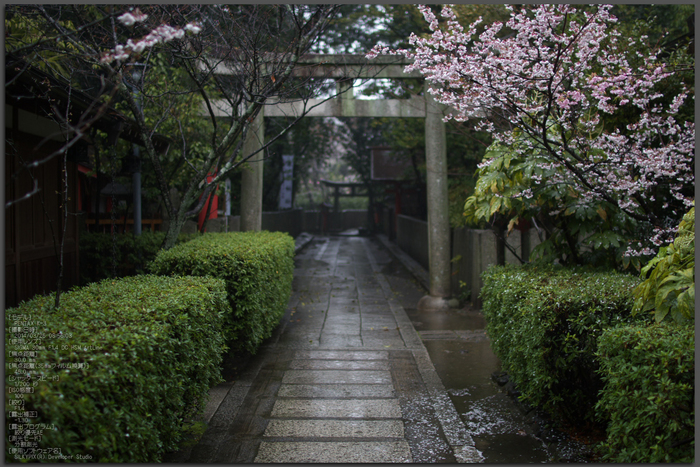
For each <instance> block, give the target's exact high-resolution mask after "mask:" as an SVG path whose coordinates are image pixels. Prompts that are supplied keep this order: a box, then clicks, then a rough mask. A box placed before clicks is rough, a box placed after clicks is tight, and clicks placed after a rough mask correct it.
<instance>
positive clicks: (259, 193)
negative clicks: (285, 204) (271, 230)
mask: <svg viewBox="0 0 700 467" xmlns="http://www.w3.org/2000/svg"><path fill="white" fill-rule="evenodd" d="M263 121H264V120H263V109H260V111H259V112H258V115H257V117H255V120H253V122H252V124H251V125H250V128H249V129H248V134H247V135H246V139H245V141H244V143H243V156H244V157H245V156H247V155H249V154H251V153H253V152H255V151H257V150H258V149H260V148H261V147H262V146H263V139H264V138H265V127H264V126H263ZM263 159H264V157H263V153H262V152H259V153H257V154H256V155H254V156H253V157H251V158H250V159H248V167H247V168H245V169H243V172H242V174H241V226H240V229H241V231H242V232H243V231H247V230H262V198H263Z"/></svg>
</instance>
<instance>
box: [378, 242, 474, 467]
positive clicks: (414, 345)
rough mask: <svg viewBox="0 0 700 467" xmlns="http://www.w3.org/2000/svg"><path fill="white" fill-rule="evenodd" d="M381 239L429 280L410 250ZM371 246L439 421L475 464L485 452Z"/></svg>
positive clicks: (463, 457)
mask: <svg viewBox="0 0 700 467" xmlns="http://www.w3.org/2000/svg"><path fill="white" fill-rule="evenodd" d="M377 237H379V240H380V241H381V242H382V244H383V245H384V247H385V248H387V249H388V250H389V251H390V252H391V253H392V254H393V255H394V256H395V257H396V258H397V259H398V260H399V261H400V262H401V263H402V264H403V265H404V266H405V267H406V269H408V270H409V272H411V273H412V274H413V275H414V277H416V278H417V279H418V280H419V281H420V282H421V283H424V281H425V282H427V278H428V273H427V271H425V269H423V268H422V266H420V265H419V264H418V263H417V262H416V261H414V260H413V258H410V257H409V256H408V255H406V253H404V252H403V251H401V250H400V249H399V248H398V247H396V246H394V245H391V243H390V242H389V240H388V239H387V237H386V236H385V235H377ZM365 248H366V249H367V256H368V257H369V258H370V263H371V265H372V269H373V270H374V271H375V273H376V274H377V279H378V280H379V284H380V285H381V287H382V289H384V292H385V296H387V300H388V302H389V305H390V307H391V310H392V311H393V312H394V314H395V315H396V320H397V322H398V323H399V327H400V329H401V331H400V332H401V336H402V337H403V339H404V342H406V345H407V347H409V348H410V349H411V350H412V353H413V358H414V359H415V361H416V364H417V366H418V372H419V373H420V375H421V378H422V379H423V383H424V384H425V386H426V387H427V388H428V393H429V394H430V398H431V400H432V403H433V408H434V410H435V413H436V415H437V416H438V420H439V422H440V425H441V427H442V430H443V433H444V434H445V436H446V438H447V443H448V444H449V445H450V447H451V448H452V451H453V453H454V455H455V458H456V459H457V462H458V463H460V464H462V463H466V464H475V463H481V462H483V461H484V458H483V456H482V455H481V453H480V452H479V451H478V450H477V449H476V446H475V443H474V439H473V438H472V437H471V435H470V434H469V432H468V431H467V428H466V426H465V425H464V422H463V421H462V419H461V418H460V416H459V414H458V413H457V410H456V409H455V407H454V404H452V401H451V400H450V398H449V395H448V394H447V390H446V389H445V386H444V385H443V384H442V380H441V379H440V376H439V375H438V373H437V370H435V366H434V365H433V362H432V361H431V360H430V356H429V355H428V350H427V349H426V348H425V345H423V341H422V340H421V338H420V336H419V335H418V332H417V331H416V329H415V327H414V326H413V323H411V320H410V318H409V317H408V315H407V314H406V310H404V308H403V306H401V305H400V304H399V303H398V302H397V300H396V299H394V298H389V297H391V294H390V291H391V287H390V286H389V283H388V282H387V280H386V278H385V277H384V275H383V274H381V273H380V270H379V267H378V266H377V264H376V262H375V261H374V257H373V256H372V253H371V252H370V251H369V247H368V245H367V244H365ZM423 285H424V286H425V288H426V290H429V287H427V284H425V283H424V284H423Z"/></svg>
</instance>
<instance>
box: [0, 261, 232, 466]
mask: <svg viewBox="0 0 700 467" xmlns="http://www.w3.org/2000/svg"><path fill="white" fill-rule="evenodd" d="M53 300H54V299H53V297H52V296H51V295H49V296H37V297H35V298H34V299H32V300H30V301H26V302H23V303H21V304H20V305H19V306H18V307H16V308H12V309H9V310H7V311H6V315H5V319H6V325H5V343H6V345H5V362H6V376H5V378H6V380H5V385H6V388H13V387H18V386H20V385H22V384H24V383H23V382H27V383H29V384H30V385H34V386H35V387H34V388H33V389H34V392H32V393H28V394H23V395H22V397H21V398H22V399H23V400H24V403H23V405H22V406H21V407H22V409H21V410H22V411H36V412H37V414H38V416H37V417H36V418H31V419H29V420H30V423H31V424H35V425H37V426H39V425H38V424H42V423H44V424H48V425H51V424H53V425H54V426H55V428H56V429H55V430H51V429H46V430H43V431H42V432H41V435H42V437H41V440H40V441H39V447H40V448H60V450H61V453H62V454H63V455H64V456H72V460H73V461H79V460H80V459H79V458H78V457H77V456H91V457H88V458H86V459H85V460H90V461H92V462H157V461H159V460H160V458H161V455H162V454H163V453H164V452H166V451H169V450H174V449H176V448H177V446H178V442H179V439H180V437H181V431H182V425H183V421H184V419H186V418H187V417H190V416H192V415H193V414H195V413H197V412H198V411H199V410H201V408H203V406H204V404H205V403H206V397H207V391H208V389H209V388H210V387H212V386H214V385H216V384H218V383H219V382H220V381H221V376H220V368H219V365H220V363H221V359H222V354H223V352H224V351H225V346H224V342H223V339H222V336H221V327H222V323H223V317H224V315H226V314H228V313H229V311H228V308H229V305H228V302H227V301H226V291H225V285H224V283H223V281H220V280H216V279H212V278H194V277H186V278H170V277H158V276H147V275H142V276H137V277H130V278H125V279H107V280H105V281H102V282H99V283H94V284H91V285H89V286H86V287H83V288H80V289H75V290H73V291H70V292H66V293H64V294H63V296H62V299H61V307H60V309H58V310H55V309H54V307H53V303H54V301H53ZM29 322H31V323H29ZM28 325H30V326H31V327H33V328H34V329H33V330H30V331H31V334H29V336H28V337H27V336H24V337H21V336H18V329H17V327H18V326H21V327H23V328H26V326H28ZM57 336H58V337H57ZM17 339H22V340H23V341H22V340H17ZM27 351H31V352H35V354H34V355H31V354H30V355H29V357H30V358H27V357H28V356H27V355H26V354H23V353H22V352H27ZM23 359H24V360H27V359H28V360H29V361H30V362H35V363H34V364H35V369H27V368H24V365H26V363H25V362H24V361H23ZM66 365H69V366H71V365H72V366H73V368H60V367H61V366H66ZM29 373H33V374H32V375H31V377H30V378H29V379H28V376H27V375H28V374H29ZM18 380H20V381H18ZM16 396H17V395H16V394H14V393H11V392H10V391H9V390H7V391H6V393H5V420H6V426H5V428H6V432H7V433H8V434H10V433H12V431H10V430H9V428H10V427H9V424H10V423H17V422H16V421H14V422H13V420H14V418H13V417H11V416H10V415H9V414H8V412H9V411H12V410H17V408H16V407H17V406H16V405H14V404H16V403H14V402H12V403H11V402H10V401H11V400H16V399H20V398H18V397H16ZM6 445H7V448H8V449H7V451H6V456H7V458H8V459H16V457H15V456H14V455H13V454H12V450H13V448H16V447H17V446H15V445H13V443H11V442H8V443H7V444H6Z"/></svg>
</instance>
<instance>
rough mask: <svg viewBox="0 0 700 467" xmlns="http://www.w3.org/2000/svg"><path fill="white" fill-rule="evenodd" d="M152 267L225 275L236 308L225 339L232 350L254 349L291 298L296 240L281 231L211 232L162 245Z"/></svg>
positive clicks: (166, 271)
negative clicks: (182, 242)
mask: <svg viewBox="0 0 700 467" xmlns="http://www.w3.org/2000/svg"><path fill="white" fill-rule="evenodd" d="M150 271H151V272H153V273H154V274H160V275H189V276H212V277H216V278H219V279H223V280H224V281H225V282H226V290H227V292H228V297H229V303H230V304H231V310H232V313H231V314H230V315H229V316H228V317H227V319H226V321H225V325H224V335H225V338H226V343H227V345H228V346H229V347H230V348H231V349H232V350H233V351H234V352H239V351H243V352H250V353H255V352H256V351H257V349H258V347H259V346H260V344H261V343H262V341H263V340H264V339H266V338H268V337H270V336H271V335H272V331H273V330H274V328H275V327H276V326H277V324H278V323H279V321H280V318H281V317H282V315H283V314H284V311H285V309H286V307H287V303H288V302H289V297H290V295H291V290H292V276H293V273H294V240H293V239H292V237H290V236H289V235H287V234H285V233H281V232H266V231H263V232H230V233H207V234H204V235H202V236H200V237H198V238H196V239H194V240H192V241H190V242H187V243H184V244H180V245H177V246H175V247H173V248H171V249H170V250H167V251H161V252H160V253H158V255H157V256H156V258H155V260H154V261H153V262H152V263H151V265H150Z"/></svg>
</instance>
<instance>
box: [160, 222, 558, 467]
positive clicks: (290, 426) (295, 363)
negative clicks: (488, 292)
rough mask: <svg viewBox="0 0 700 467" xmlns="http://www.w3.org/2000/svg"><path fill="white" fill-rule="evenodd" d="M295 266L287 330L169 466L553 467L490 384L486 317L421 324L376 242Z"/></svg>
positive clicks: (400, 276) (355, 243)
mask: <svg viewBox="0 0 700 467" xmlns="http://www.w3.org/2000/svg"><path fill="white" fill-rule="evenodd" d="M295 266H296V268H295V274H294V283H293V293H292V297H291V299H290V302H289V306H288V309H287V312H286V314H285V316H284V318H283V320H282V323H281V325H280V326H279V327H278V328H277V330H276V331H275V334H274V335H273V336H272V337H271V338H270V339H269V340H268V341H267V342H266V343H265V344H264V345H263V347H262V348H261V349H260V351H259V352H258V354H257V355H256V356H255V357H254V358H253V359H252V360H251V361H250V362H248V363H247V365H246V366H245V370H244V371H243V372H242V373H241V374H240V375H238V378H237V379H236V380H235V381H232V382H228V383H223V384H222V385H220V386H218V387H217V388H214V389H213V390H212V391H211V396H212V397H211V399H212V400H211V401H210V404H209V405H208V406H207V411H206V412H205V416H204V418H205V420H206V421H207V430H206V432H205V433H204V435H203V436H202V437H201V438H200V440H199V442H198V443H197V444H196V445H194V446H193V447H191V448H188V449H186V450H183V451H182V452H180V453H177V454H175V455H172V456H169V458H166V459H165V460H166V461H167V462H187V463H253V462H257V463H372V462H379V463H394V462H409V463H433V462H438V463H474V462H496V463H508V462H548V461H552V460H554V458H553V455H552V452H551V449H548V447H547V445H546V444H545V443H543V442H542V441H540V440H539V439H538V438H536V437H535V436H533V433H532V428H531V427H530V425H528V424H527V420H526V418H525V416H524V414H522V413H521V412H519V411H518V409H517V408H516V407H515V405H514V404H513V402H512V401H511V400H510V399H509V398H508V396H507V395H505V394H503V392H502V391H500V390H499V388H498V386H497V385H496V384H495V383H494V382H493V381H491V378H490V375H491V373H492V372H494V371H496V370H498V368H499V364H498V360H497V359H496V357H495V356H494V355H493V353H492V352H491V350H490V348H489V344H488V338H487V337H486V335H485V332H484V327H485V323H484V320H483V317H482V316H481V314H480V313H478V312H475V311H470V310H469V309H463V310H452V311H449V312H445V313H431V314H425V313H419V312H417V311H416V310H415V309H414V308H412V307H415V305H416V304H417V302H418V300H419V299H420V298H421V297H422V296H423V295H424V294H425V290H424V289H423V288H422V287H421V286H420V285H419V284H418V282H417V281H416V280H415V279H414V278H413V276H412V275H411V274H410V273H409V272H408V271H407V270H406V269H405V268H404V267H403V265H402V263H401V262H400V261H398V260H397V258H396V257H395V256H393V255H392V254H391V253H390V252H389V251H388V250H387V248H386V247H385V246H384V245H383V244H382V241H380V240H379V239H376V238H369V237H343V236H337V237H333V236H331V237H315V238H314V239H313V240H312V241H311V242H310V243H309V244H308V245H307V246H306V247H305V248H304V249H303V250H302V251H301V252H300V253H298V254H297V256H296V259H295Z"/></svg>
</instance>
